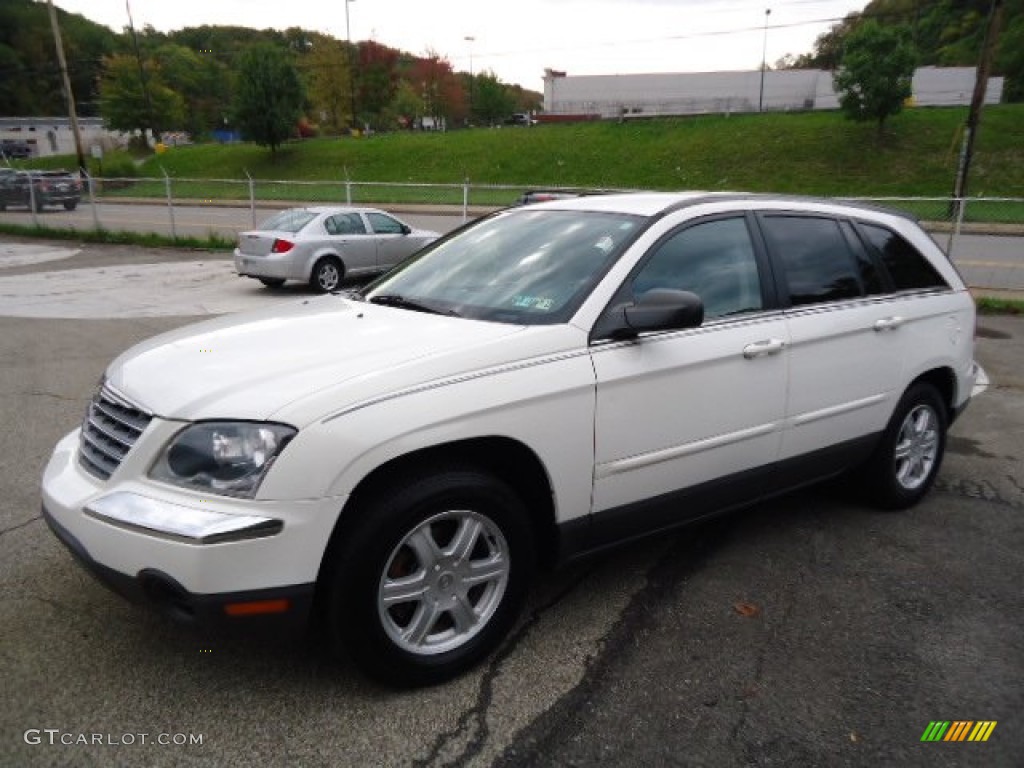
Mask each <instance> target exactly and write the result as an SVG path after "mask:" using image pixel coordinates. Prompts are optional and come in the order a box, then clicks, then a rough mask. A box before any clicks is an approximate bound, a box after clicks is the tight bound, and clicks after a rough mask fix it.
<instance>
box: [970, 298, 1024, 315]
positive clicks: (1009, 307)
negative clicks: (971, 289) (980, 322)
mask: <svg viewBox="0 0 1024 768" xmlns="http://www.w3.org/2000/svg"><path fill="white" fill-rule="evenodd" d="M975 303H976V304H977V306H978V312H979V313H980V314H983V315H1024V301H1021V300H1020V299H1000V298H994V297H992V296H980V297H978V299H977V300H976V301H975Z"/></svg>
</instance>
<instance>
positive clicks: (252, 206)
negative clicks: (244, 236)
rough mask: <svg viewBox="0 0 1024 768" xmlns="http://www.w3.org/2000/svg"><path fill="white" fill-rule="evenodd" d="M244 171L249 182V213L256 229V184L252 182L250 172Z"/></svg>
mask: <svg viewBox="0 0 1024 768" xmlns="http://www.w3.org/2000/svg"><path fill="white" fill-rule="evenodd" d="M242 170H243V171H245V178H247V179H248V180H249V213H250V215H251V216H252V228H253V229H256V182H254V181H253V180H252V176H250V175H249V171H248V170H246V169H244V168H243V169H242Z"/></svg>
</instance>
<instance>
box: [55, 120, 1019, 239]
mask: <svg viewBox="0 0 1024 768" xmlns="http://www.w3.org/2000/svg"><path fill="white" fill-rule="evenodd" d="M966 112H967V110H966V108H965V107H963V108H931V109H928V108H919V109H911V110H907V111H905V112H904V113H902V114H901V115H898V116H897V117H896V118H894V119H892V120H891V121H890V124H889V125H888V126H887V129H886V132H885V133H884V134H883V135H879V134H878V132H877V130H876V128H875V126H874V125H872V124H857V123H852V122H849V121H847V120H845V119H844V118H843V117H842V115H841V114H839V113H837V112H810V113H793V114H786V113H768V114H744V115H732V116H729V117H727V116H723V115H706V116H699V117H689V118H664V119H651V120H636V121H627V122H625V123H617V122H588V123H577V124H555V125H538V126H535V127H533V128H529V129H525V128H508V127H506V128H501V129H486V128H480V129H473V130H461V131H452V132H449V133H394V134H381V135H375V136H370V137H364V138H358V139H356V138H351V137H344V138H318V139H311V140H308V141H303V142H292V143H288V144H286V145H285V146H283V147H281V148H280V149H279V150H278V152H276V153H271V152H270V151H269V150H268V149H266V148H263V147H257V146H255V145H253V144H233V145H220V144H205V145H194V146H183V147H172V148H170V149H169V150H168V151H167V152H165V153H163V154H161V155H153V156H150V157H149V158H147V159H146V160H145V161H143V162H142V163H141V165H140V166H139V167H138V168H137V172H138V175H139V176H140V177H147V178H148V179H156V181H152V180H145V179H140V180H139V181H137V182H136V181H127V182H125V184H124V185H123V186H119V185H118V184H117V183H114V184H110V183H107V184H105V185H104V188H103V190H102V193H103V194H105V195H111V196H117V195H122V196H129V195H139V196H149V197H164V196H165V194H166V189H165V187H164V183H163V176H164V173H165V172H166V173H167V174H168V175H170V176H171V177H172V179H173V180H174V181H173V193H174V196H175V198H179V197H180V198H186V199H196V200H200V199H242V200H245V199H248V194H249V189H248V182H247V176H246V174H247V173H248V174H249V175H251V177H252V178H253V179H255V180H256V195H257V198H258V199H263V200H267V199H278V200H323V201H328V200H330V201H333V202H336V201H339V200H344V199H345V181H346V179H348V180H351V181H353V182H386V183H388V184H390V185H396V186H387V187H379V188H378V187H373V188H370V187H360V186H358V185H354V186H353V188H352V193H353V200H354V201H357V202H377V203H402V202H433V203H446V204H460V203H461V202H462V190H461V187H460V186H459V185H461V184H462V183H463V182H464V181H465V180H467V179H468V180H469V182H470V183H471V185H473V186H472V188H471V195H472V197H471V199H470V203H471V204H477V205H507V204H509V203H511V202H513V201H514V200H515V199H516V197H517V194H518V192H519V191H520V190H522V189H524V188H528V187H544V186H558V187H579V188H596V189H664V190H677V189H703V190H738V191H766V192H767V191H770V192H784V193H798V194H812V195H825V196H834V197H939V198H941V197H947V196H948V195H949V194H950V191H951V189H952V186H953V178H954V175H955V173H956V167H957V161H958V156H959V151H960V140H961V138H962V130H963V124H964V121H965V119H966ZM39 164H40V165H42V161H40V162H39ZM46 164H47V165H49V166H53V165H60V164H63V165H67V164H68V158H63V162H61V159H60V158H58V159H56V160H55V159H52V158H51V159H48V160H47V162H46ZM71 164H72V165H73V164H74V161H73V159H71ZM211 179H221V180H225V181H221V182H217V181H209V180H211ZM198 180H206V181H198ZM284 180H288V181H290V182H293V183H290V184H284V183H270V182H282V181H284ZM301 182H307V183H306V184H302V183H301ZM308 182H323V184H321V185H311V184H308ZM411 184H445V185H452V186H451V187H448V188H443V189H442V188H434V189H430V190H423V189H420V188H416V187H413V186H397V185H411ZM483 185H507V186H509V187H512V189H484V188H481V187H482V186H483ZM968 191H969V195H970V196H972V197H975V196H987V197H1016V198H1020V197H1024V104H1007V105H999V106H993V107H986V108H985V111H984V114H983V117H982V122H981V127H980V130H979V133H978V140H977V142H976V145H975V155H974V161H973V164H972V166H971V175H970V185H969V190H968ZM912 209H913V211H912V212H914V213H915V214H917V215H919V216H921V217H923V218H928V219H933V220H934V219H945V218H948V210H947V205H946V203H945V202H943V201H938V202H922V203H917V204H914V205H913V206H912ZM979 219H980V220H985V221H1006V222H1012V223H1021V222H1024V206H1022V205H1019V204H1016V205H1014V204H991V205H988V204H986V205H984V206H973V207H970V208H969V209H968V212H967V220H968V221H970V220H979Z"/></svg>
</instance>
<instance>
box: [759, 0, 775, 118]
mask: <svg viewBox="0 0 1024 768" xmlns="http://www.w3.org/2000/svg"><path fill="white" fill-rule="evenodd" d="M771 15H772V9H771V8H765V9H764V42H763V43H762V44H761V95H760V96H759V97H758V99H757V111H758V112H763V111H764V71H765V70H766V69H767V68H768V17H769V16H771Z"/></svg>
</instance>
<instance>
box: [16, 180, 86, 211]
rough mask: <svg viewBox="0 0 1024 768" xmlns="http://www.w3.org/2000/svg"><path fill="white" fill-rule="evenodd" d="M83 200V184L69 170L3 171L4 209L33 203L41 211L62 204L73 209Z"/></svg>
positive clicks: (29, 205) (67, 208)
mask: <svg viewBox="0 0 1024 768" xmlns="http://www.w3.org/2000/svg"><path fill="white" fill-rule="evenodd" d="M81 199H82V183H81V182H80V181H79V180H78V178H77V177H76V176H74V175H73V174H71V173H68V172H67V171H14V172H13V173H4V174H0V211H2V210H4V209H6V208H7V207H8V206H24V207H26V208H30V207H31V206H32V205H33V204H34V205H35V209H36V210H37V211H41V210H43V209H44V208H45V207H46V206H48V205H49V206H53V205H61V206H63V207H64V209H65V210H68V211H73V210H75V208H76V207H77V206H78V203H79V202H80V201H81Z"/></svg>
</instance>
